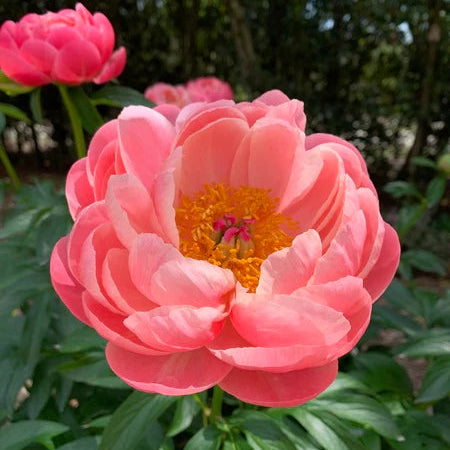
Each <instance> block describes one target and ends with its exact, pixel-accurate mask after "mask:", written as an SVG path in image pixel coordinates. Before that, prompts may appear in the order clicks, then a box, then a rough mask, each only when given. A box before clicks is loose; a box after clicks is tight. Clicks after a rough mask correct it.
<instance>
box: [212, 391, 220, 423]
mask: <svg viewBox="0 0 450 450" xmlns="http://www.w3.org/2000/svg"><path fill="white" fill-rule="evenodd" d="M222 402H223V391H222V389H221V388H220V387H219V386H214V389H213V397H212V401H211V415H210V417H211V420H210V421H211V424H215V423H216V421H217V418H218V417H222Z"/></svg>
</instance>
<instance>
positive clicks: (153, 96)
mask: <svg viewBox="0 0 450 450" xmlns="http://www.w3.org/2000/svg"><path fill="white" fill-rule="evenodd" d="M144 95H145V97H146V98H148V99H149V100H150V101H151V102H153V103H155V104H157V105H162V104H165V103H167V104H171V105H177V106H186V105H188V104H189V103H194V102H214V101H216V100H232V99H233V90H232V89H231V86H230V85H229V84H228V83H226V82H225V81H222V80H219V79H218V78H216V77H200V78H196V79H195V80H191V81H189V82H188V83H187V84H186V85H181V84H178V85H176V86H172V85H171V84H167V83H156V84H153V85H152V86H149V87H148V88H147V89H146V90H145V93H144Z"/></svg>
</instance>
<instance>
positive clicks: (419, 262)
mask: <svg viewBox="0 0 450 450" xmlns="http://www.w3.org/2000/svg"><path fill="white" fill-rule="evenodd" d="M401 258H402V260H404V261H407V262H408V263H409V264H411V266H413V267H415V268H416V269H419V270H421V271H422V272H427V273H436V274H437V275H440V276H442V277H444V276H445V275H446V274H447V270H446V269H445V266H444V264H443V263H442V261H441V259H440V258H439V257H438V256H437V255H435V254H434V253H431V252H429V251H428V250H421V249H412V250H407V251H406V252H403V253H402V256H401Z"/></svg>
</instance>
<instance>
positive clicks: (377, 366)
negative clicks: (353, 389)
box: [351, 352, 412, 395]
mask: <svg viewBox="0 0 450 450" xmlns="http://www.w3.org/2000/svg"><path fill="white" fill-rule="evenodd" d="M354 363H355V366H356V367H357V369H358V370H356V371H352V372H351V374H352V375H353V376H354V377H356V378H358V379H360V380H361V381H362V382H363V383H364V384H366V385H367V386H370V387H371V388H372V389H373V390H374V391H376V392H384V391H388V392H396V393H398V394H402V395H410V394H411V392H412V386H411V382H410V380H409V377H408V375H407V373H406V371H405V369H404V368H403V367H402V366H400V365H399V364H398V363H397V362H395V361H394V359H393V358H392V357H391V356H388V355H385V354H383V353H377V352H367V353H360V354H358V356H357V357H355V358H354Z"/></svg>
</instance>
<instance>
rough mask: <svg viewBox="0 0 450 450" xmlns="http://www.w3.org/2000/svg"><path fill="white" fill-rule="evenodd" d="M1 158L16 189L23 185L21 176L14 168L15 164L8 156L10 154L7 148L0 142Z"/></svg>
mask: <svg viewBox="0 0 450 450" xmlns="http://www.w3.org/2000/svg"><path fill="white" fill-rule="evenodd" d="M0 160H1V161H2V163H3V166H4V167H5V169H6V172H7V173H8V176H9V178H10V180H11V183H12V185H13V187H14V189H15V190H17V189H19V188H20V186H21V183H20V179H19V176H18V175H17V172H16V170H15V169H14V166H13V165H12V164H11V161H10V160H9V158H8V154H7V153H6V149H5V148H4V147H3V145H2V144H1V143H0Z"/></svg>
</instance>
